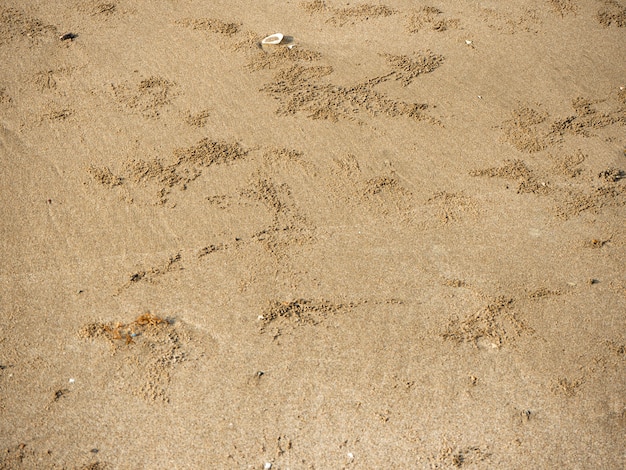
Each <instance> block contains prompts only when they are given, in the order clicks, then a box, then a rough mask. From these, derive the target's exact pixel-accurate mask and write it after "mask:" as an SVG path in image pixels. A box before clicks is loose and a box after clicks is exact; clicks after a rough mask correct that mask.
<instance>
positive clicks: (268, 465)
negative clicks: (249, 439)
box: [263, 462, 272, 470]
mask: <svg viewBox="0 0 626 470" xmlns="http://www.w3.org/2000/svg"><path fill="white" fill-rule="evenodd" d="M263 468H264V469H265V470H270V468H272V462H265V465H263Z"/></svg>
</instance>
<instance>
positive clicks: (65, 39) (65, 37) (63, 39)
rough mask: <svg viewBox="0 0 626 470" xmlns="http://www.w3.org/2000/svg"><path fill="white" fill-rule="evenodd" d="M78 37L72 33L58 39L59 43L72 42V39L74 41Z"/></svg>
mask: <svg viewBox="0 0 626 470" xmlns="http://www.w3.org/2000/svg"><path fill="white" fill-rule="evenodd" d="M77 37H78V34H74V33H65V34H63V35H62V36H59V39H60V40H61V41H73V40H74V39H76V38H77Z"/></svg>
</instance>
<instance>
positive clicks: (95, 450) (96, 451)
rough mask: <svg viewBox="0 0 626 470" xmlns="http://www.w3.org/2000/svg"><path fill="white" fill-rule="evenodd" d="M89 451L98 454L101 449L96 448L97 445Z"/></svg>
mask: <svg viewBox="0 0 626 470" xmlns="http://www.w3.org/2000/svg"><path fill="white" fill-rule="evenodd" d="M89 452H91V453H92V454H97V453H98V452H100V449H96V448H95V447H94V448H93V449H91V450H90V451H89Z"/></svg>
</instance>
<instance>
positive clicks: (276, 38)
mask: <svg viewBox="0 0 626 470" xmlns="http://www.w3.org/2000/svg"><path fill="white" fill-rule="evenodd" d="M284 37H285V36H284V35H283V33H275V34H272V35H271V36H268V37H266V38H263V40H262V41H261V44H280V42H281V41H282V40H283V38H284Z"/></svg>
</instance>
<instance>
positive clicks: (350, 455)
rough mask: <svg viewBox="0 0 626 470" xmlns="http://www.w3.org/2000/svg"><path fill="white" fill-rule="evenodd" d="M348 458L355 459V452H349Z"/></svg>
mask: <svg viewBox="0 0 626 470" xmlns="http://www.w3.org/2000/svg"><path fill="white" fill-rule="evenodd" d="M348 459H350V460H354V454H353V453H352V452H348Z"/></svg>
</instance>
